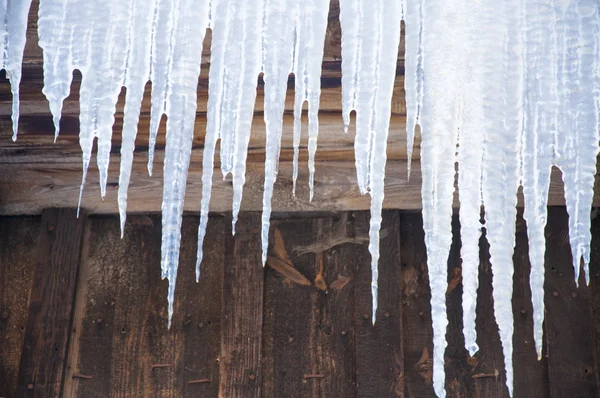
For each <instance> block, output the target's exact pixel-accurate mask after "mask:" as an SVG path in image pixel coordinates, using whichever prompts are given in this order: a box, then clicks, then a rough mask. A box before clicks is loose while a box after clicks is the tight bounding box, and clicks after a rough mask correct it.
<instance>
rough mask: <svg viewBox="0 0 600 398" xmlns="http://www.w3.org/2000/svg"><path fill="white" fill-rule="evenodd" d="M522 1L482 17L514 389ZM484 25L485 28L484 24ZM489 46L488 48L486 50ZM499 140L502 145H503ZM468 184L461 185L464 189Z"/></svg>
mask: <svg viewBox="0 0 600 398" xmlns="http://www.w3.org/2000/svg"><path fill="white" fill-rule="evenodd" d="M520 3H521V1H519V0H515V1H508V2H505V3H498V2H495V1H493V0H487V1H486V2H485V4H484V6H483V7H482V8H481V13H480V16H479V18H476V19H478V20H479V21H480V22H481V28H480V29H479V31H480V32H481V40H482V43H483V47H482V51H481V52H480V55H481V62H480V64H479V65H478V66H479V67H478V69H479V70H480V71H481V78H482V82H484V83H485V86H484V87H485V91H484V92H482V95H481V103H482V105H483V107H484V118H483V119H482V121H483V126H482V127H483V131H484V135H485V140H484V142H483V153H484V162H483V174H482V190H483V202H484V204H485V221H486V238H487V241H488V242H489V252H490V263H491V267H492V273H493V279H492V285H493V290H492V294H493V297H494V315H495V318H496V323H497V324H498V329H499V334H500V341H501V343H502V350H503V353H504V367H505V369H506V385H507V387H508V392H509V395H511V396H512V392H513V366H512V352H513V348H512V340H513V331H514V326H513V310H512V287H513V251H514V246H515V232H516V229H515V227H516V224H515V221H516V215H517V211H516V206H517V190H518V187H519V171H520V170H519V151H520V149H521V140H520V137H521V129H522V114H523V112H522V89H523V87H522V83H521V82H522V77H521V76H522V73H523V72H522V68H521V66H522V59H523V55H522V52H520V49H521V48H522V46H521V44H522V43H521V40H520V37H519V36H518V34H519V33H520V30H517V31H516V32H517V34H515V33H514V32H515V31H514V29H515V27H519V26H522V23H521V22H520V21H521V20H522V6H521V5H520ZM484 27H485V28H484ZM483 49H485V50H483ZM499 143H501V144H499ZM463 188H465V186H463V185H461V187H460V189H461V192H462V189H463Z"/></svg>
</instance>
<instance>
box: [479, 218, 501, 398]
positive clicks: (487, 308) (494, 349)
mask: <svg viewBox="0 0 600 398" xmlns="http://www.w3.org/2000/svg"><path fill="white" fill-rule="evenodd" d="M492 278H493V273H492V264H491V263H490V254H489V244H488V242H487V239H486V238H485V230H484V233H483V234H482V237H481V239H480V240H479V289H478V290H477V320H476V330H477V345H478V346H479V351H478V352H477V353H476V354H475V356H474V360H473V361H472V363H473V364H474V369H473V376H475V375H477V376H478V377H476V378H475V379H474V380H473V384H472V387H471V388H472V389H471V394H472V395H473V396H476V397H508V388H507V387H506V374H505V371H504V355H503V353H502V344H501V342H500V335H499V334H498V325H497V324H496V318H495V317H494V300H493V297H492ZM496 375H497V376H496Z"/></svg>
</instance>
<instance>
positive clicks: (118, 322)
mask: <svg viewBox="0 0 600 398" xmlns="http://www.w3.org/2000/svg"><path fill="white" fill-rule="evenodd" d="M230 221H231V220H230V218H229V217H228V216H215V217H213V218H211V221H210V223H209V231H208V235H207V242H206V243H205V245H204V248H205V256H204V258H205V263H204V264H203V266H202V275H201V280H200V283H199V284H197V283H196V282H195V280H194V268H195V259H196V239H197V224H198V217H197V216H196V215H193V216H192V215H190V216H186V217H185V218H184V222H183V240H182V248H181V266H180V269H179V280H178V282H177V291H176V303H175V315H174V319H173V325H172V327H171V329H170V330H168V329H167V303H166V294H167V282H166V281H163V280H161V279H160V229H161V228H160V216H145V215H139V216H130V217H129V220H128V225H127V229H126V233H125V237H124V238H123V239H121V238H120V231H119V224H118V218H116V217H113V216H101V217H88V218H86V217H85V215H84V216H82V217H80V218H79V219H77V218H76V217H75V212H74V211H73V210H56V209H50V210H45V211H44V212H43V214H42V216H41V217H5V218H1V219H0V397H5V398H9V397H55V396H65V397H85V398H94V397H214V396H221V397H255V396H263V397H353V396H358V397H397V396H406V397H431V396H433V390H432V384H431V353H432V330H431V319H430V305H429V299H430V291H429V287H428V275H427V267H426V255H425V247H424V240H423V231H422V220H421V216H420V214H419V213H416V212H399V211H387V212H386V213H385V216H384V222H383V227H382V231H383V234H384V238H383V239H382V242H381V251H382V254H381V260H380V292H379V309H378V312H377V322H376V325H375V326H374V327H373V326H372V325H371V320H370V310H371V301H370V268H369V266H370V256H369V253H368V250H367V231H368V213H365V212H353V213H337V214H320V215H319V214H313V215H311V216H307V217H300V216H295V215H289V214H287V215H281V216H280V217H279V218H278V219H276V220H274V221H273V224H272V242H271V249H270V253H269V259H268V266H267V267H266V268H265V269H264V270H263V268H262V266H261V264H260V241H259V239H260V238H259V236H260V234H259V225H260V217H259V214H258V213H243V214H242V215H241V217H240V220H239V221H238V225H237V233H236V235H235V236H232V235H231V223H230ZM454 229H455V231H456V232H457V233H456V234H455V235H456V236H457V237H458V232H459V229H460V226H459V224H458V222H457V220H456V219H455V221H454ZM593 232H594V240H593V242H592V244H593V250H592V265H591V275H592V282H591V285H590V287H589V288H588V287H586V286H585V285H582V286H580V287H579V288H577V287H576V286H575V283H574V282H573V270H572V268H571V254H570V249H569V245H568V239H567V215H566V212H565V210H564V208H551V209H550V215H549V226H548V228H547V240H548V251H547V255H546V275H547V280H546V307H547V314H546V324H545V342H544V344H545V346H544V356H543V358H542V360H541V361H537V359H536V354H535V349H534V344H533V341H532V319H531V310H532V309H531V303H530V291H529V281H528V280H529V276H528V274H529V264H528V260H527V237H526V229H525V224H524V221H523V220H522V218H519V220H518V228H517V234H518V236H517V247H516V251H515V256H514V260H515V266H516V269H515V280H514V298H513V310H514V317H515V336H514V347H515V353H514V366H515V396H516V397H597V396H599V395H600V389H599V387H600V383H599V381H598V379H599V377H598V376H599V372H598V360H597V359H596V358H597V357H598V355H599V354H600V316H598V315H597V312H599V311H600V252H599V250H600V221H599V220H598V219H594V222H593ZM481 246H482V251H481V266H480V278H479V282H480V288H479V301H478V307H477V314H478V319H477V331H478V343H479V346H480V348H481V349H480V352H479V353H477V354H476V355H475V356H474V357H473V358H470V357H469V356H468V354H467V352H466V351H465V349H464V348H463V344H464V341H463V337H462V309H461V290H462V288H461V263H460V256H459V250H460V240H459V239H458V238H455V241H454V244H453V247H452V252H451V254H450V258H449V262H448V270H449V287H448V292H447V304H448V311H449V318H450V325H449V328H448V333H447V338H448V341H449V345H448V349H447V351H446V375H447V378H446V388H447V391H448V396H450V397H471V396H473V397H506V396H508V393H507V390H506V387H505V386H504V366H503V359H502V353H501V347H500V341H499V337H498V333H497V327H496V324H495V321H494V318H493V315H492V306H493V303H492V296H491V285H490V283H491V279H492V273H491V269H490V264H489V262H488V253H487V247H486V243H485V240H484V239H482V242H481Z"/></svg>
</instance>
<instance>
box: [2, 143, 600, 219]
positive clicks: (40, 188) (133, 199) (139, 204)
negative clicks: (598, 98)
mask: <svg viewBox="0 0 600 398" xmlns="http://www.w3.org/2000/svg"><path fill="white" fill-rule="evenodd" d="M163 158H164V152H162V151H159V152H157V154H156V162H157V163H156V164H157V165H158V164H162V161H163ZM199 158H201V156H195V155H194V156H193V159H192V164H191V167H190V172H189V176H188V183H187V193H186V199H185V207H184V210H186V211H192V212H198V210H199V208H200V200H201V196H202V195H201V192H202V184H201V175H202V170H201V159H199ZM406 166H407V161H406V160H391V161H389V162H388V164H387V171H386V180H385V201H384V207H385V208H388V209H420V208H421V206H422V205H421V168H420V165H419V162H416V161H413V167H412V170H413V171H412V175H411V179H410V180H407V178H406ZM118 167H119V160H118V158H117V157H116V156H115V157H113V158H112V161H111V164H110V169H109V179H108V188H107V195H106V197H105V198H104V200H102V199H101V197H100V190H99V187H98V173H97V171H96V170H95V169H93V168H92V167H90V171H89V174H88V178H87V184H86V188H85V191H84V194H83V207H84V208H86V209H87V210H88V211H89V213H92V214H98V213H116V212H117V211H118V208H117V189H118ZM263 172H264V166H263V164H262V163H261V162H250V163H248V166H247V172H246V185H245V188H244V198H243V202H242V207H241V208H242V210H248V211H257V210H261V208H262V195H263V176H264V175H263ZM291 176H292V164H291V162H287V161H283V162H281V163H280V167H279V174H278V179H277V183H276V184H275V194H274V196H273V201H272V205H273V211H276V212H277V211H281V212H294V211H336V210H366V209H369V206H370V197H369V196H368V195H361V194H360V193H359V191H358V187H357V184H356V171H355V167H354V162H349V161H320V162H317V165H316V175H315V196H314V199H313V201H312V202H309V201H308V196H309V195H308V187H307V181H308V171H307V169H306V165H305V164H304V163H303V164H302V165H301V167H300V172H299V177H298V187H297V190H296V197H293V196H292V179H291ZM80 182H81V163H79V162H76V163H75V162H66V163H59V162H56V163H41V164H35V163H24V164H19V165H15V164H6V163H5V164H0V215H16V214H39V213H40V212H41V210H42V209H44V208H46V207H55V206H59V207H72V206H76V205H77V199H78V193H79V184H80ZM599 182H600V179H599V178H596V184H595V185H596V187H595V188H596V189H595V192H600V189H598V188H600V187H598V184H599ZM162 189H163V181H162V167H155V172H154V175H153V176H152V177H149V176H148V174H147V171H146V162H145V158H144V159H141V160H137V161H135V162H134V166H133V171H132V178H131V185H130V187H129V195H128V202H129V207H128V210H129V212H131V213H138V212H157V211H160V208H161V203H162ZM231 199H232V183H231V177H228V178H227V179H225V180H223V178H222V174H221V172H220V170H215V174H214V179H213V189H212V200H211V207H210V208H211V210H212V211H215V212H227V211H230V210H231ZM519 203H520V204H522V199H521V198H519ZM548 203H549V205H551V206H555V205H564V198H563V184H562V179H561V174H560V171H558V170H557V169H554V170H553V173H552V182H551V184H550V194H549V202H548ZM594 204H595V205H596V206H600V195H598V194H596V197H595V200H594ZM454 206H455V207H458V206H459V201H458V196H455V200H454Z"/></svg>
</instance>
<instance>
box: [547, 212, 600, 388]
mask: <svg viewBox="0 0 600 398" xmlns="http://www.w3.org/2000/svg"><path fill="white" fill-rule="evenodd" d="M545 263H546V264H545V268H546V281H545V284H544V290H545V300H544V301H545V305H546V318H545V325H546V327H545V339H546V346H547V355H548V374H549V381H550V396H552V397H567V396H571V397H597V396H598V393H599V391H600V389H599V384H598V375H597V374H596V372H595V366H597V365H596V364H597V359H596V357H595V351H594V349H593V347H594V341H593V332H592V330H593V329H592V323H591V322H590V319H592V307H591V303H590V291H589V289H588V287H587V286H586V285H585V281H584V279H583V272H582V273H581V278H580V281H579V287H577V286H576V285H575V281H574V272H573V265H572V264H573V263H572V257H571V249H570V247H569V230H568V215H567V212H566V211H565V209H564V208H560V209H559V208H550V209H549V210H548V224H547V226H546V256H545Z"/></svg>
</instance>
